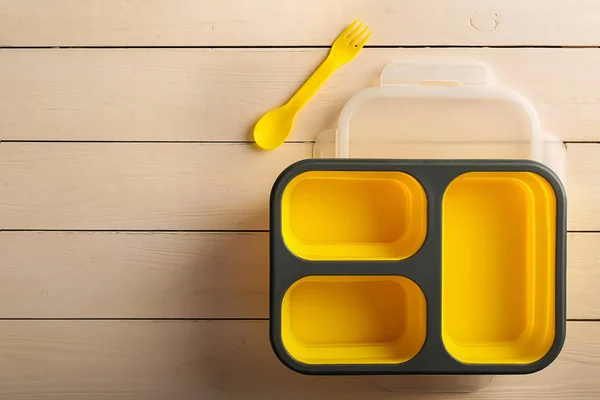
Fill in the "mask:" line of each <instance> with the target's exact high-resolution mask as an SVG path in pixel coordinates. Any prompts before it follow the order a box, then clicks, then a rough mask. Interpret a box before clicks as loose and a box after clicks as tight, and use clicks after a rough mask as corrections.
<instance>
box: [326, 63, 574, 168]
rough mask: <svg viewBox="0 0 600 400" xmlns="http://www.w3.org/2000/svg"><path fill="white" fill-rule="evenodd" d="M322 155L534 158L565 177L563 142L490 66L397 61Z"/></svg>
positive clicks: (344, 117) (346, 114)
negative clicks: (548, 131) (544, 129)
mask: <svg viewBox="0 0 600 400" xmlns="http://www.w3.org/2000/svg"><path fill="white" fill-rule="evenodd" d="M314 155H315V157H319V158H323V157H338V158H348V157H350V158H404V159H407V158H408V159H415V158H418V159H427V158H444V159H465V158H468V159H474V158H477V159H531V160H536V161H540V162H544V163H546V164H548V165H549V166H550V167H551V168H553V169H554V170H555V171H556V172H557V173H558V174H559V176H561V179H564V164H565V162H564V158H565V157H566V151H565V149H564V146H563V145H562V142H560V141H559V140H556V139H554V138H553V137H551V136H550V135H543V134H542V133H541V131H540V124H539V120H538V116H537V113H536V111H535V109H534V108H533V107H532V105H531V104H530V103H529V102H528V101H527V100H526V99H525V98H523V97H522V96H521V95H520V94H518V93H516V92H514V91H511V90H507V89H504V88H501V87H499V86H498V85H497V79H496V76H495V74H494V72H493V70H492V69H491V68H489V67H488V66H487V65H486V64H482V63H477V62H462V61H457V62H448V61H443V62H431V61H395V62H392V63H391V64H389V65H388V66H387V67H386V68H385V69H384V70H383V72H382V74H381V85H380V86H377V87H372V88H368V89H365V90H363V91H361V92H359V93H357V94H356V95H355V96H353V97H352V98H351V99H350V100H349V101H348V102H347V103H346V105H345V106H344V108H343V110H342V112H341V114H340V117H339V121H338V127H337V130H333V131H328V132H325V133H324V134H323V135H321V136H320V137H319V139H318V140H317V142H316V144H315V149H314Z"/></svg>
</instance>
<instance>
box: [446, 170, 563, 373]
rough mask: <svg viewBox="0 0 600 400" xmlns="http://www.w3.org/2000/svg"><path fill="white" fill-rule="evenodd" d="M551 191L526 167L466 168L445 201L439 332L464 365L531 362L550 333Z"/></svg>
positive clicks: (552, 298) (545, 349)
mask: <svg viewBox="0 0 600 400" xmlns="http://www.w3.org/2000/svg"><path fill="white" fill-rule="evenodd" d="M555 251H556V195H555V193H554V191H553V189H552V187H551V186H550V184H549V183H548V182H547V181H546V180H545V179H544V178H543V177H541V176H540V175H537V174H535V173H531V172H469V173H466V174H464V175H461V176H459V177H458V178H456V179H455V180H454V181H453V182H452V183H451V184H450V185H449V186H448V188H447V190H446V192H445V194H444V198H443V206H442V339H443V342H444V345H445V347H446V349H447V351H448V352H449V353H450V354H451V355H452V356H453V357H454V358H456V359H457V360H458V361H460V362H463V363H469V364H529V363H533V362H535V361H537V360H539V359H541V358H542V357H543V356H545V355H546V353H547V352H548V351H549V350H550V348H551V347H552V344H553V342H554V335H555V278H556V277H555V268H556V264H555Z"/></svg>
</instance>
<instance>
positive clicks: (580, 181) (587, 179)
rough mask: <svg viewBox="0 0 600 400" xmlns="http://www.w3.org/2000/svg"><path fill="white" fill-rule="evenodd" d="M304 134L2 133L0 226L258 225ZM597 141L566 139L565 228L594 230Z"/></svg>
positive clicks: (599, 164) (598, 193) (304, 152)
mask: <svg viewBox="0 0 600 400" xmlns="http://www.w3.org/2000/svg"><path fill="white" fill-rule="evenodd" d="M311 149H312V145H311V144H298V143H288V144H286V145H284V146H282V147H280V148H279V149H277V150H276V151H273V152H261V151H258V150H256V149H255V148H254V147H253V146H252V145H248V144H214V143H212V144H205V143H195V144H190V143H152V144H148V143H145V144H140V143H2V144H0V171H2V173H1V174H0V229H34V230H36V229H38V230H39V229H77V230H265V229H267V220H268V218H267V215H268V202H269V193H270V190H271V187H272V185H273V183H274V181H275V178H276V177H277V176H278V175H279V174H280V173H281V172H282V171H283V169H284V168H285V167H287V166H288V165H290V164H292V163H293V162H295V161H297V160H300V159H304V158H310V157H311ZM598 170H600V145H597V144H571V145H570V146H569V147H568V177H567V182H568V190H569V192H568V196H569V221H568V227H569V229H570V230H586V231H597V230H600V211H599V209H598V207H597V204H598V201H599V200H600V173H598V172H599V171H598Z"/></svg>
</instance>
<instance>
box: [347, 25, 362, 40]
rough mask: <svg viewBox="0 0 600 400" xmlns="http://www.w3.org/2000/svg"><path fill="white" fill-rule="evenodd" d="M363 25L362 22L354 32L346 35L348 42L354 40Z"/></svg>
mask: <svg viewBox="0 0 600 400" xmlns="http://www.w3.org/2000/svg"><path fill="white" fill-rule="evenodd" d="M363 25H364V24H363V23H362V22H361V23H360V24H358V26H357V27H356V28H355V29H353V30H352V32H350V33H349V34H347V35H346V40H348V41H350V40H352V39H353V38H354V37H355V36H356V34H357V33H358V32H359V31H360V28H362V27H363Z"/></svg>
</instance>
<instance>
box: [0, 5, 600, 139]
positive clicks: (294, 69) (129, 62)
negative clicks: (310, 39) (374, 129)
mask: <svg viewBox="0 0 600 400" xmlns="http://www.w3.org/2000/svg"><path fill="white" fill-rule="evenodd" d="M88 3H89V2H80V4H82V7H83V4H88ZM14 4H19V2H14ZM415 4H416V3H415ZM572 8H575V7H574V6H573V7H572ZM0 25H1V24H0ZM599 26H600V25H599ZM0 29H1V28H0ZM598 29H600V28H598ZM0 37H2V35H1V34H0ZM326 52H327V50H325V49H303V50H292V49H280V50H272V49H262V50H256V49H255V50H244V49H221V50H210V49H99V50H90V49H62V50H55V49H48V50H3V51H0V139H2V140H115V141H151V140H154V141H156V140H163V141H165V140H166V141H181V140H194V141H244V140H249V139H250V132H251V130H252V127H253V126H254V124H255V123H256V121H257V120H258V118H260V116H261V115H262V114H263V113H265V112H266V111H268V110H270V109H272V108H274V107H277V106H279V105H281V104H282V103H284V102H285V101H287V99H288V98H289V96H291V95H292V94H293V92H294V91H295V90H296V89H297V88H298V87H299V86H300V84H301V83H302V82H303V81H304V79H306V78H307V77H308V76H309V74H310V73H311V72H312V71H313V70H314V68H315V67H316V66H317V65H318V64H319V63H320V62H321V61H322V59H323V58H324V57H325V54H326ZM456 58H460V59H463V60H476V61H483V62H486V63H488V64H489V65H490V66H491V67H492V68H493V69H494V71H495V72H496V74H497V75H498V78H499V82H500V84H501V85H503V86H505V87H507V88H510V89H514V90H516V91H518V92H520V93H522V94H523V95H525V96H526V97H527V98H528V99H529V100H530V101H531V102H532V104H533V105H534V106H535V107H536V109H537V111H538V113H539V115H540V121H541V123H542V127H543V128H544V130H546V131H550V132H554V133H555V134H556V135H558V136H559V137H560V138H561V139H563V140H567V141H599V140H600V129H599V127H600V80H598V79H597V71H598V69H599V66H600V52H598V51H597V50H596V49H366V50H364V52H363V53H361V55H359V56H358V57H357V59H356V60H354V61H353V62H352V63H350V64H348V65H345V66H344V67H343V68H341V69H340V70H339V71H338V72H337V73H336V74H334V75H333V76H332V78H331V79H330V80H329V81H328V82H327V83H326V85H325V86H324V87H323V88H322V89H321V90H320V91H319V93H318V94H317V96H316V97H315V98H314V99H312V100H311V101H310V102H309V103H308V104H307V106H306V108H305V109H304V110H303V111H302V112H301V113H300V114H299V116H298V118H297V120H296V125H295V128H294V131H293V132H292V135H291V136H290V138H289V139H290V140H292V141H306V140H309V141H310V140H315V138H316V137H317V136H318V135H319V134H320V133H321V132H322V131H323V130H325V129H328V128H330V127H331V126H332V125H335V124H336V121H337V115H338V113H339V112H340V111H341V109H342V107H343V105H344V104H345V102H346V101H347V100H348V99H349V98H350V97H351V96H352V95H354V94H355V93H357V92H358V91H359V90H361V89H364V88H367V87H370V86H373V85H375V84H376V83H377V82H378V78H379V75H380V73H381V70H382V69H383V67H384V66H385V65H386V64H387V63H388V62H390V61H392V60H397V59H421V60H422V59H431V60H450V59H456ZM40 65H43V66H44V68H40ZM524 66H526V68H525V67H524Z"/></svg>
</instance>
